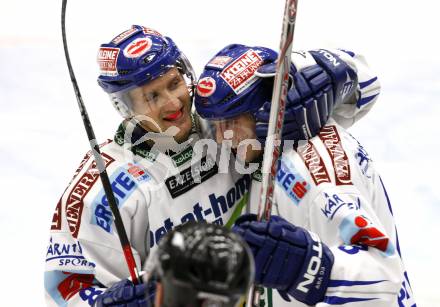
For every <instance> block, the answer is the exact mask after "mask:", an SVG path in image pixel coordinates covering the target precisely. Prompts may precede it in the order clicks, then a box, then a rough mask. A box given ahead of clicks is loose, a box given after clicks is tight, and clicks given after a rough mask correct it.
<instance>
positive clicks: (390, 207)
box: [379, 176, 402, 258]
mask: <svg viewBox="0 0 440 307" xmlns="http://www.w3.org/2000/svg"><path fill="white" fill-rule="evenodd" d="M379 180H380V184H381V185H382V189H383V192H384V194H385V198H386V199H387V203H388V209H389V210H390V212H391V215H392V216H394V214H393V208H392V206H391V202H390V198H389V197H388V192H387V189H385V185H384V184H383V181H382V177H380V176H379ZM395 231H396V248H397V252H398V253H399V256H400V258H402V254H401V253H400V244H399V234H398V233H397V227H396V228H395Z"/></svg>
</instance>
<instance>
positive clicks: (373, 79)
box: [359, 77, 377, 89]
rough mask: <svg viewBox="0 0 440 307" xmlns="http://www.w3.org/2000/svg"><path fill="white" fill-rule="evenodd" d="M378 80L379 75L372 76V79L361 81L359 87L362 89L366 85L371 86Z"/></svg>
mask: <svg viewBox="0 0 440 307" xmlns="http://www.w3.org/2000/svg"><path fill="white" fill-rule="evenodd" d="M376 80H377V77H374V78H371V79H370V80H367V81H365V82H359V87H360V88H361V89H362V88H364V87H367V86H369V85H370V84H371V83H373V82H374V81H376Z"/></svg>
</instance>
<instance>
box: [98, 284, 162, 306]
mask: <svg viewBox="0 0 440 307" xmlns="http://www.w3.org/2000/svg"><path fill="white" fill-rule="evenodd" d="M155 292H156V283H155V282H151V283H148V284H144V283H141V284H139V285H134V284H133V282H132V281H130V280H128V279H123V280H121V281H118V282H117V283H115V284H113V285H112V286H111V287H110V288H108V289H107V290H106V291H105V292H104V293H102V294H101V295H99V296H98V297H97V299H96V302H95V305H94V306H96V307H104V306H118V307H150V306H152V302H153V299H154V294H155Z"/></svg>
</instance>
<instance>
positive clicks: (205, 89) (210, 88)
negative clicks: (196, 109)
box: [197, 77, 216, 97]
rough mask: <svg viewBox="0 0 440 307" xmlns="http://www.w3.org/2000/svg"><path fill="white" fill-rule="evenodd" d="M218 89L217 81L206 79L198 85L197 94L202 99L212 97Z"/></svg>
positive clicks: (201, 80)
mask: <svg viewBox="0 0 440 307" xmlns="http://www.w3.org/2000/svg"><path fill="white" fill-rule="evenodd" d="M215 89H216V84H215V80H214V79H213V78H211V77H204V78H202V79H200V80H199V82H198V83H197V94H198V95H199V96H201V97H209V96H211V95H212V94H213V93H214V92H215Z"/></svg>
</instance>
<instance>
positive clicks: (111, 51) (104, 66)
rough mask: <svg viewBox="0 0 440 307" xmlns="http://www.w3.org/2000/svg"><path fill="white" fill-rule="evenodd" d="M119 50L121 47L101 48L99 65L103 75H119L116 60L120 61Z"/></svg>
mask: <svg viewBox="0 0 440 307" xmlns="http://www.w3.org/2000/svg"><path fill="white" fill-rule="evenodd" d="M119 51H120V50H119V48H109V47H101V48H99V51H98V65H99V68H100V70H101V76H109V77H114V76H117V75H118V69H117V67H116V62H117V61H118V55H119Z"/></svg>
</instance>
